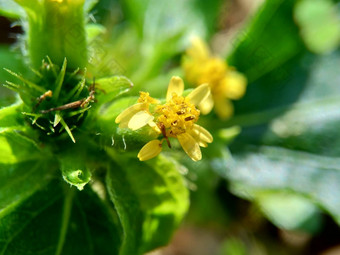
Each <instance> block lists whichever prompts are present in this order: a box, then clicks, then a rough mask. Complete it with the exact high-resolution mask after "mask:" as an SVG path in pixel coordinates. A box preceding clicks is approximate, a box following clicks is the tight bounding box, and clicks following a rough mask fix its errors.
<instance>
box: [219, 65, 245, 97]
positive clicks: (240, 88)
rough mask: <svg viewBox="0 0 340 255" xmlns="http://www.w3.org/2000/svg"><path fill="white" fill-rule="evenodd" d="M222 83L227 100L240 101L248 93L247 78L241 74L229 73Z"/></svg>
mask: <svg viewBox="0 0 340 255" xmlns="http://www.w3.org/2000/svg"><path fill="white" fill-rule="evenodd" d="M222 83H224V84H223V86H224V93H225V96H226V97H227V98H230V99H240V98H241V97H242V96H243V95H244V93H245V92H246V87H247V78H246V77H245V76H244V75H243V74H241V73H238V72H235V71H231V72H229V73H228V74H227V75H226V77H225V78H224V79H223V80H222Z"/></svg>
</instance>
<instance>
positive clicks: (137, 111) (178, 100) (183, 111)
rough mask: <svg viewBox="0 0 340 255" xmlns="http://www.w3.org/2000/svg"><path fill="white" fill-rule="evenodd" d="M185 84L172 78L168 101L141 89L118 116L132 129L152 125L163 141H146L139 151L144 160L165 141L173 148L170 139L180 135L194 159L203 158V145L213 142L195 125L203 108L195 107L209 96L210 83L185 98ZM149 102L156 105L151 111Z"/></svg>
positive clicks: (155, 153)
mask: <svg viewBox="0 0 340 255" xmlns="http://www.w3.org/2000/svg"><path fill="white" fill-rule="evenodd" d="M183 91H184V83H183V80H182V79H181V78H180V77H176V76H174V77H172V78H171V80H170V83H169V86H168V91H167V94H166V102H165V103H164V104H160V103H159V101H157V100H155V99H153V98H151V97H150V96H149V94H148V93H145V92H141V93H140V97H139V99H138V103H137V104H135V105H132V106H130V107H129V108H127V109H126V110H124V111H123V112H122V113H121V114H119V115H118V117H117V118H116V123H119V127H121V128H124V127H128V128H130V129H132V130H136V129H139V128H141V127H144V126H146V125H149V126H150V127H151V128H152V129H153V130H154V131H155V132H156V133H158V135H160V136H162V139H161V140H157V139H156V140H152V141H150V142H148V143H147V144H145V145H144V146H143V148H142V149H141V150H140V151H139V153H138V158H139V160H141V161H144V160H148V159H151V158H153V157H156V156H157V155H158V154H159V153H160V152H161V151H162V144H163V142H164V141H165V140H166V141H167V144H168V146H169V147H170V148H171V143H170V140H169V138H177V139H178V141H179V143H180V144H181V146H182V148H183V150H184V151H185V152H186V154H187V155H188V156H189V157H190V158H191V159H192V160H194V161H197V160H200V159H201V158H202V153H201V149H200V146H201V147H207V144H208V143H211V142H212V141H213V137H212V135H211V134H210V133H209V131H207V130H206V129H204V128H203V127H201V126H199V125H197V124H196V122H197V120H198V118H199V115H200V111H199V110H198V109H197V108H196V107H195V106H197V105H198V104H199V103H200V102H202V101H204V100H206V99H207V98H208V97H209V95H210V88H209V85H208V84H202V85H200V86H198V87H197V88H196V89H194V90H193V91H192V92H190V93H189V95H188V96H186V97H183V96H182V93H183ZM150 104H155V105H156V106H155V107H153V110H152V111H151V112H150V107H149V106H150Z"/></svg>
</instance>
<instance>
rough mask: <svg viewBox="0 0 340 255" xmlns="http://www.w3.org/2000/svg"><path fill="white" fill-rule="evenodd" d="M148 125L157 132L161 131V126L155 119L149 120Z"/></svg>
mask: <svg viewBox="0 0 340 255" xmlns="http://www.w3.org/2000/svg"><path fill="white" fill-rule="evenodd" d="M148 125H149V126H150V127H151V128H152V129H153V130H155V131H156V132H157V133H161V130H160V129H159V127H158V126H157V124H156V123H155V122H154V121H150V122H148Z"/></svg>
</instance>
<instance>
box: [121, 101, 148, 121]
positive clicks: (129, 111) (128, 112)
mask: <svg viewBox="0 0 340 255" xmlns="http://www.w3.org/2000/svg"><path fill="white" fill-rule="evenodd" d="M143 108H145V104H142V103H140V104H134V105H131V106H130V107H129V108H126V109H125V110H124V111H123V112H121V113H120V114H119V115H118V116H117V118H116V120H115V122H116V123H121V122H129V121H130V119H131V118H132V116H133V115H135V114H136V113H137V112H139V111H141V110H142V109H143Z"/></svg>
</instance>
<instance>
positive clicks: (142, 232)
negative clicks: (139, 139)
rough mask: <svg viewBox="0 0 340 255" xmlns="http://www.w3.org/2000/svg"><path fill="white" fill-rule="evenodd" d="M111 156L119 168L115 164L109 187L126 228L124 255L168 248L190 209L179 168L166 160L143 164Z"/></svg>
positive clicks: (110, 175) (109, 175) (122, 250)
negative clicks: (175, 230)
mask: <svg viewBox="0 0 340 255" xmlns="http://www.w3.org/2000/svg"><path fill="white" fill-rule="evenodd" d="M109 153H110V155H111V156H112V157H113V158H114V159H116V160H117V164H119V165H116V164H111V166H110V170H109V171H108V175H107V187H108V190H109V194H110V198H111V200H112V202H113V204H114V206H115V208H116V210H117V213H118V216H119V220H120V223H121V225H122V228H123V234H124V235H123V236H124V239H123V245H122V248H121V252H120V254H121V255H125V254H136V255H138V254H144V253H145V252H147V251H150V250H152V249H154V248H156V247H159V246H162V245H165V244H167V242H168V241H169V239H170V238H171V236H172V234H173V231H174V229H175V228H176V227H177V226H178V224H179V223H180V221H181V220H182V218H183V216H184V214H185V213H186V211H187V209H188V205H189V201H188V190H187V189H186V188H185V186H184V183H183V178H182V176H181V175H180V173H179V172H178V170H177V168H178V166H177V164H175V163H174V162H173V161H170V160H169V159H167V158H165V157H162V156H159V157H157V158H156V159H153V160H150V161H147V162H139V161H138V159H137V158H129V157H124V158H123V157H121V156H120V155H118V154H116V153H114V152H113V151H111V150H110V151H109Z"/></svg>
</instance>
